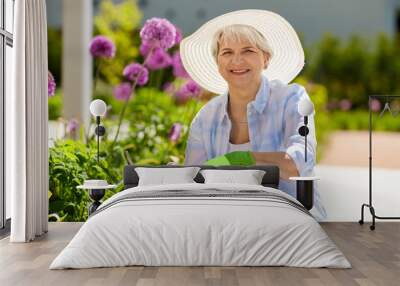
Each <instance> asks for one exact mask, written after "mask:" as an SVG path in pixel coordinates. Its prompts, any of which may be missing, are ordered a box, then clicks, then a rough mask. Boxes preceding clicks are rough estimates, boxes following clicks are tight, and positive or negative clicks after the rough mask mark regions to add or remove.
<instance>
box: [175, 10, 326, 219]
mask: <svg viewBox="0 0 400 286" xmlns="http://www.w3.org/2000/svg"><path fill="white" fill-rule="evenodd" d="M181 56H182V62H183V65H184V67H185V69H186V70H187V72H188V73H189V75H190V76H191V77H192V78H193V80H195V81H196V82H197V83H198V84H199V85H201V86H202V87H203V88H205V89H207V90H209V91H211V92H214V93H216V94H220V96H216V97H214V98H213V99H212V100H210V101H209V102H208V103H207V104H205V105H204V106H203V108H202V109H201V110H200V111H199V112H198V114H197V115H196V116H195V118H194V119H193V121H192V124H191V127H190V132H189V139H188V142H187V147H186V157H185V165H191V164H204V163H205V162H206V161H207V160H210V159H212V158H214V157H217V156H221V155H224V154H227V153H228V154H232V153H230V152H234V151H249V152H247V153H241V155H247V156H248V157H249V158H247V159H250V162H251V161H253V162H255V163H256V164H263V165H265V164H270V165H277V166H278V167H279V169H280V176H281V178H280V182H279V189H281V190H283V191H285V192H287V193H288V194H290V195H292V196H294V197H295V196H296V195H295V194H296V193H295V183H294V182H292V181H289V180H288V178H289V177H291V176H299V175H300V176H311V175H313V173H314V165H315V162H316V145H317V142H316V138H315V129H314V117H313V115H311V116H309V119H308V120H309V121H308V122H309V125H308V127H309V130H310V133H309V135H308V139H309V140H308V142H307V152H308V154H309V158H308V161H307V162H305V160H304V138H303V137H302V136H300V135H299V133H298V128H299V127H300V126H302V125H303V117H302V116H301V115H300V114H299V113H298V103H299V101H300V100H301V99H303V98H307V99H309V96H308V95H307V92H306V91H305V89H304V88H303V87H302V86H300V85H298V84H288V83H289V82H290V81H291V80H292V79H293V78H295V77H296V75H297V74H298V73H299V72H300V71H301V69H302V68H303V66H304V52H303V49H302V47H301V43H300V41H299V39H298V37H297V34H296V32H295V31H294V29H293V28H292V27H291V25H290V24H289V23H288V22H287V21H286V20H285V19H283V18H282V17H281V16H279V15H277V14H275V13H273V12H270V11H265V10H241V11H236V12H231V13H227V14H224V15H222V16H219V17H217V18H214V19H212V20H210V21H209V22H207V23H206V24H204V25H203V26H202V27H200V28H199V29H198V30H197V31H196V32H195V33H193V34H192V35H191V36H189V37H187V38H185V39H184V40H183V41H182V42H181ZM234 154H237V153H234ZM243 159H246V158H243ZM311 212H312V213H313V214H314V216H316V217H317V218H319V219H322V218H325V217H326V212H325V210H324V208H323V206H322V205H321V203H320V199H319V194H318V192H317V191H316V189H315V196H314V208H313V209H312V210H311Z"/></svg>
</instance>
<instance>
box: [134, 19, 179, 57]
mask: <svg viewBox="0 0 400 286" xmlns="http://www.w3.org/2000/svg"><path fill="white" fill-rule="evenodd" d="M140 37H141V38H142V42H143V43H144V44H146V45H148V46H150V47H156V48H162V49H164V50H167V49H169V48H171V47H172V46H173V45H174V44H175V37H176V29H175V26H174V25H173V24H171V22H169V21H168V20H167V19H163V18H156V17H154V18H151V19H148V20H147V21H146V22H145V23H144V25H143V28H142V29H141V30H140Z"/></svg>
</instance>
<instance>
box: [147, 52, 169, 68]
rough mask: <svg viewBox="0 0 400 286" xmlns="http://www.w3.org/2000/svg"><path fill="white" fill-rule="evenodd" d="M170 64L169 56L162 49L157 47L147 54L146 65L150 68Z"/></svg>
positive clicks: (164, 66) (163, 66)
mask: <svg viewBox="0 0 400 286" xmlns="http://www.w3.org/2000/svg"><path fill="white" fill-rule="evenodd" d="M171 64H172V59H171V56H170V55H169V54H168V53H167V52H166V51H165V50H163V49H160V48H157V49H155V50H153V52H152V53H151V54H150V55H149V58H148V60H147V61H146V66H147V67H148V68H149V69H150V70H159V69H163V68H166V67H168V66H170V65H171Z"/></svg>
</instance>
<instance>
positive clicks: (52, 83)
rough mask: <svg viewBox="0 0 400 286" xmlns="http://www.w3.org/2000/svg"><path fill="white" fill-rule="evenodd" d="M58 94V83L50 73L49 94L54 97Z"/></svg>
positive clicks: (48, 74) (48, 80) (48, 73)
mask: <svg viewBox="0 0 400 286" xmlns="http://www.w3.org/2000/svg"><path fill="white" fill-rule="evenodd" d="M55 92H56V82H55V80H54V77H53V75H52V74H51V72H50V71H48V72H47V94H48V96H53V95H54V94H55Z"/></svg>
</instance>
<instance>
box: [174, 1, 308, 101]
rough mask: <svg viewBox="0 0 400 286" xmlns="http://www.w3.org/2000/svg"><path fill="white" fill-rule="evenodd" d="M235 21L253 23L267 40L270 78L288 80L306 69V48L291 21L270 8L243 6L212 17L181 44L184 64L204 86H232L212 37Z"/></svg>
mask: <svg viewBox="0 0 400 286" xmlns="http://www.w3.org/2000/svg"><path fill="white" fill-rule="evenodd" d="M233 24H242V25H249V26H252V27H254V28H255V29H256V30H257V31H259V32H260V33H261V34H262V35H263V36H264V37H265V39H266V40H267V42H268V44H269V46H270V47H271V49H272V53H273V56H272V58H271V60H270V62H269V65H268V67H267V68H266V69H265V70H264V71H263V74H264V75H265V76H266V77H267V78H268V79H269V80H275V79H278V80H280V81H282V82H283V83H286V84H287V83H289V82H291V81H292V80H293V79H294V78H295V77H296V76H297V75H298V74H299V72H300V71H301V70H302V68H303V66H304V51H303V48H302V46H301V42H300V40H299V37H298V36H297V34H296V31H295V30H294V29H293V27H292V26H291V25H290V24H289V22H288V21H286V20H285V19H284V18H283V17H282V16H280V15H278V14H276V13H274V12H271V11H267V10H255V9H249V10H239V11H234V12H230V13H227V14H223V15H221V16H218V17H216V18H214V19H211V20H210V21H208V22H206V23H205V24H204V25H203V26H201V27H200V28H199V29H198V30H197V31H196V32H194V33H193V34H192V35H190V36H188V37H186V38H184V39H183V40H182V42H181V44H180V54H181V58H182V63H183V66H184V68H185V69H186V71H187V72H188V74H189V75H190V77H191V78H192V79H193V80H194V81H195V82H197V83H198V84H199V85H200V86H201V87H203V88H204V89H206V90H209V91H211V92H213V93H216V94H223V93H224V92H226V91H227V89H228V84H227V82H226V81H225V80H224V78H223V77H222V76H221V74H220V73H219V71H218V67H217V63H216V62H215V59H214V57H213V54H212V40H213V36H214V34H215V33H216V32H217V31H218V30H219V29H220V28H222V27H225V26H229V25H233Z"/></svg>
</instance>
